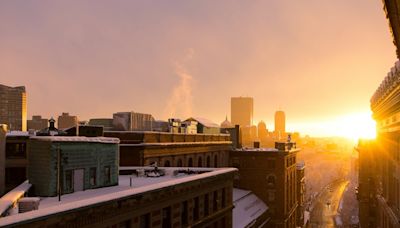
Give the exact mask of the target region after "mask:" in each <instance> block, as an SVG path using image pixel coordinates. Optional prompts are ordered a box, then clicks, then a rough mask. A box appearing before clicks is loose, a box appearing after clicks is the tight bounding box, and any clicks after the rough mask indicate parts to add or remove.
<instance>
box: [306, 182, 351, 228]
mask: <svg viewBox="0 0 400 228" xmlns="http://www.w3.org/2000/svg"><path fill="white" fill-rule="evenodd" d="M348 184H349V181H348V180H343V179H340V180H336V181H334V182H332V183H331V184H329V185H328V186H326V187H325V188H324V190H323V192H321V194H320V195H319V197H318V198H317V199H316V202H315V204H314V208H313V210H312V211H311V217H310V225H311V227H312V228H320V227H321V228H322V227H323V228H333V227H336V226H335V217H336V216H337V215H338V209H339V205H340V201H341V199H342V197H343V193H344V192H345V190H346V188H347V185H348ZM338 222H339V223H341V222H340V221H338ZM338 225H339V224H338Z"/></svg>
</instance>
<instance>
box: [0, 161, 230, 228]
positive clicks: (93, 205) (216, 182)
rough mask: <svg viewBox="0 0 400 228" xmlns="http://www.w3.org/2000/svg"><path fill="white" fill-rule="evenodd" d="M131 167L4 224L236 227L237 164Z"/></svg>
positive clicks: (2, 222)
mask: <svg viewBox="0 0 400 228" xmlns="http://www.w3.org/2000/svg"><path fill="white" fill-rule="evenodd" d="M129 169H131V170H128V169H125V171H127V172H128V171H130V172H131V173H132V174H134V175H120V176H119V183H118V185H117V186H113V187H105V188H98V189H93V190H87V191H80V192H74V193H72V194H67V195H64V196H62V197H61V201H58V200H57V197H55V198H54V197H50V198H46V197H44V198H42V199H41V201H40V205H39V209H38V210H34V211H29V212H25V213H23V214H13V215H10V216H7V217H4V218H1V219H0V226H8V225H13V226H19V227H43V226H48V227H110V228H111V227H215V228H217V227H218V228H219V227H221V228H223V227H232V209H233V200H232V194H233V193H232V192H233V188H232V187H233V174H234V172H235V171H236V169H233V168H220V169H205V168H203V169H199V168H195V169H191V170H188V169H181V170H179V169H176V168H159V169H158V171H157V172H159V173H163V174H162V175H159V176H155V175H154V172H155V169H154V168H143V167H131V168H129ZM152 173H153V174H152ZM150 174H152V175H151V177H150ZM131 183H132V184H131ZM33 187H34V185H33ZM17 204H18V203H17Z"/></svg>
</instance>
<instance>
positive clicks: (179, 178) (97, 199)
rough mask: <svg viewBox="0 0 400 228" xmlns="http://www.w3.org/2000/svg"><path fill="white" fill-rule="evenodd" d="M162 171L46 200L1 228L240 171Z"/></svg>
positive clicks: (6, 220)
mask: <svg viewBox="0 0 400 228" xmlns="http://www.w3.org/2000/svg"><path fill="white" fill-rule="evenodd" d="M144 168H145V167H129V168H126V167H125V168H122V167H121V170H134V169H137V170H143V169H144ZM146 169H149V168H146ZM159 169H163V170H165V176H161V177H141V176H139V177H137V176H136V175H120V176H119V184H118V185H117V186H111V187H104V188H97V189H90V190H85V191H79V192H74V193H71V194H65V195H62V196H61V201H58V197H42V198H41V201H40V205H39V209H38V210H34V211H30V212H26V213H21V214H15V215H10V216H7V217H4V218H1V219H0V227H2V226H6V225H12V224H15V223H18V222H23V221H26V220H31V219H35V218H40V217H44V216H49V215H52V214H57V213H61V212H66V211H72V210H76V209H79V208H82V207H86V206H89V205H96V204H101V203H104V202H107V201H113V200H118V199H121V198H124V197H129V196H132V195H136V194H141V193H145V192H148V191H152V190H157V189H162V188H166V187H170V186H174V185H178V184H182V183H187V182H191V181H196V180H200V179H204V178H208V177H213V176H216V175H221V174H225V173H230V172H235V171H237V169H235V168H189V170H191V171H207V172H204V173H201V174H191V175H185V174H179V175H174V171H177V170H188V168H172V167H169V168H161V167H160V168H159ZM130 178H132V187H131V186H130Z"/></svg>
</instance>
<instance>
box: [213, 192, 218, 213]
mask: <svg viewBox="0 0 400 228" xmlns="http://www.w3.org/2000/svg"><path fill="white" fill-rule="evenodd" d="M213 198H214V199H213V210H214V212H215V211H217V210H218V192H217V191H214V197H213Z"/></svg>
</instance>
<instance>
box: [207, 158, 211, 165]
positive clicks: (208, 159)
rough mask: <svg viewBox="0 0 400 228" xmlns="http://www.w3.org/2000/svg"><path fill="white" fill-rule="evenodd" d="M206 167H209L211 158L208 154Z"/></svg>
mask: <svg viewBox="0 0 400 228" xmlns="http://www.w3.org/2000/svg"><path fill="white" fill-rule="evenodd" d="M206 162H207V164H206V165H207V167H211V158H210V156H207V161H206Z"/></svg>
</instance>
